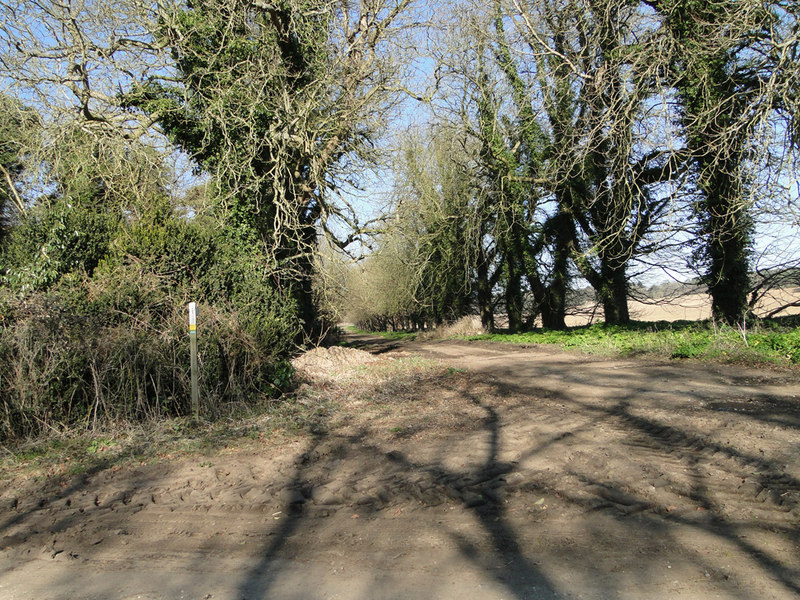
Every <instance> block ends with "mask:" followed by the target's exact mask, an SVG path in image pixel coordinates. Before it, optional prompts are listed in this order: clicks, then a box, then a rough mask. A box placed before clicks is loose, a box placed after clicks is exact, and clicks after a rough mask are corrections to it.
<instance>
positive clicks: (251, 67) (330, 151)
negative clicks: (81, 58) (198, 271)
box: [125, 0, 408, 329]
mask: <svg viewBox="0 0 800 600" xmlns="http://www.w3.org/2000/svg"><path fill="white" fill-rule="evenodd" d="M407 4H408V0H397V1H387V0H370V1H368V2H362V3H361V4H360V5H359V6H358V7H351V6H350V5H348V4H346V3H345V4H339V3H333V2H316V1H311V0H281V1H278V2H273V3H262V2H252V1H247V0H237V1H234V2H223V1H221V0H194V1H192V2H188V3H187V4H186V5H185V6H178V7H176V8H175V9H174V10H171V11H167V12H164V13H163V14H162V15H161V29H160V35H161V37H162V39H163V40H164V43H165V44H166V45H167V46H168V47H169V49H170V51H171V53H172V56H173V59H174V66H175V75H176V76H175V77H174V80H170V78H166V79H162V80H157V79H155V78H153V79H151V80H150V81H147V82H145V83H144V84H142V85H140V86H137V87H134V88H133V89H131V90H130V91H129V92H128V93H127V94H126V97H125V100H126V102H127V103H128V105H129V106H130V107H132V108H138V109H141V110H142V111H144V112H145V113H147V114H149V115H151V116H152V118H153V119H154V120H155V121H156V122H157V123H158V124H159V126H160V127H161V128H162V130H163V131H164V132H165V133H166V135H167V136H168V137H169V139H170V140H171V141H173V142H174V143H175V144H177V145H179V146H180V147H181V148H182V149H183V150H185V151H187V152H188V153H189V154H190V155H191V156H192V157H193V159H194V160H196V161H197V163H198V164H199V165H200V166H201V167H202V169H203V170H204V171H206V172H208V173H210V174H211V175H212V177H213V179H214V181H215V182H216V183H217V185H218V192H219V194H218V195H219V204H220V212H221V214H222V215H223V221H224V223H225V226H226V232H227V235H228V236H230V237H231V238H232V239H233V240H235V242H236V243H237V244H238V246H239V248H240V250H241V252H242V253H251V254H252V255H253V257H254V260H261V261H262V262H264V263H266V264H265V267H264V268H267V269H269V270H272V271H273V272H274V274H275V281H276V283H277V286H278V287H279V288H281V289H283V290H284V291H285V293H287V294H288V295H289V296H291V297H292V298H293V299H294V301H295V302H296V303H297V306H298V310H299V313H300V316H301V318H302V319H303V320H304V321H305V323H306V326H307V328H308V329H311V328H312V327H313V326H314V323H315V321H316V309H315V306H314V302H313V291H312V274H313V265H314V260H313V254H314V251H315V250H316V247H317V236H318V235H319V234H320V232H321V231H323V230H325V229H326V227H327V222H328V220H329V219H331V218H335V217H343V218H346V216H345V215H344V213H343V211H342V210H340V207H339V206H337V205H336V204H335V203H333V202H331V201H330V200H329V198H330V193H331V190H332V189H335V188H336V187H337V183H336V182H335V178H336V167H337V165H339V164H341V163H342V162H344V161H346V160H353V159H358V158H363V157H364V156H365V154H366V153H367V152H368V151H369V149H370V142H371V140H372V136H373V135H374V133H375V131H376V129H377V128H378V127H379V126H380V124H381V122H382V119H383V118H384V114H385V113H386V111H388V109H389V107H390V105H391V103H392V102H393V101H394V95H393V94H392V93H390V90H389V87H390V85H389V82H390V80H391V79H392V78H393V77H394V72H393V70H392V67H391V65H392V60H391V59H390V57H389V56H388V55H387V54H386V50H385V47H384V46H385V42H386V38H387V37H388V36H390V35H392V31H393V28H394V25H395V21H396V20H397V19H398V17H399V16H400V15H401V14H402V12H403V10H404V8H405V7H406V5H407ZM351 224H352V225H353V226H354V227H357V223H355V222H351ZM258 256H261V257H262V258H261V259H259V258H258Z"/></svg>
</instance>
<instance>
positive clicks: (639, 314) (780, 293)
mask: <svg viewBox="0 0 800 600" xmlns="http://www.w3.org/2000/svg"><path fill="white" fill-rule="evenodd" d="M791 302H800V287H793V288H785V289H780V290H774V291H772V292H770V294H769V295H768V296H766V297H765V298H763V299H762V301H761V302H760V303H759V304H758V305H757V306H756V315H758V316H765V315H767V314H769V313H770V312H772V311H773V310H774V309H775V308H777V307H779V306H783V305H785V304H789V303H791ZM628 306H629V309H630V312H631V318H633V319H634V320H636V321H700V320H703V319H708V318H710V317H711V298H710V297H709V296H708V295H707V294H691V295H687V296H681V297H678V298H671V299H664V300H661V301H653V304H644V303H642V302H636V301H631V302H630V303H629V305H628ZM594 308H595V306H594V305H584V306H582V307H581V308H580V309H579V311H580V312H579V314H573V315H569V316H568V317H567V319H566V320H567V325H568V326H570V327H575V326H579V325H587V324H589V323H596V322H597V321H602V319H603V309H602V307H597V309H596V310H595V311H594V312H593V309H594ZM796 314H800V306H793V307H790V308H788V309H786V310H784V311H782V312H781V313H780V315H778V316H787V315H796Z"/></svg>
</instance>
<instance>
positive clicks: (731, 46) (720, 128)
mask: <svg viewBox="0 0 800 600" xmlns="http://www.w3.org/2000/svg"><path fill="white" fill-rule="evenodd" d="M646 4H647V5H649V6H651V7H653V8H654V9H655V10H656V11H658V14H659V15H660V17H661V19H662V22H663V24H664V28H665V29H666V31H668V33H669V36H670V46H671V48H672V52H670V53H668V54H667V56H668V57H669V58H670V60H669V68H670V72H671V83H672V85H673V86H674V88H675V90H676V91H677V96H678V99H679V101H680V103H679V107H678V110H679V118H680V123H681V126H682V128H683V131H684V134H683V135H684V138H685V144H686V152H687V153H688V156H689V167H690V168H691V170H692V172H693V183H694V186H695V189H696V202H695V215H696V222H697V228H696V234H697V237H698V239H699V240H700V241H701V244H700V245H699V247H698V248H697V252H696V255H695V256H696V259H697V261H698V263H699V267H700V269H701V270H702V271H703V277H704V280H705V283H706V284H707V285H708V288H709V291H710V293H711V298H712V312H713V314H714V317H715V318H718V319H720V320H723V321H726V322H728V323H731V324H733V323H737V322H741V321H742V319H743V318H745V316H746V313H747V311H748V302H747V295H748V291H749V289H750V270H751V257H752V252H753V234H754V223H753V210H757V208H758V207H757V206H756V199H755V198H754V197H753V195H752V193H751V191H752V189H753V188H752V186H753V184H754V181H755V179H756V178H758V176H759V174H757V173H755V172H754V171H753V169H752V167H753V166H754V165H755V166H758V167H760V166H762V165H763V164H764V156H766V154H767V153H768V152H769V149H768V148H766V147H764V146H763V144H764V142H763V140H761V139H759V138H761V136H762V134H763V131H764V129H765V128H768V127H772V126H773V125H772V124H771V121H772V117H773V116H775V115H776V114H780V113H783V115H784V116H786V117H787V119H786V123H787V125H786V127H787V129H788V131H790V132H791V131H795V132H796V129H795V127H796V123H797V115H796V112H797V102H798V100H797V99H798V95H799V94H800V84H799V83H798V79H797V72H798V69H800V62H798V61H799V59H800V55H799V54H798V51H799V49H800V48H799V44H800V40H799V38H798V35H800V31H799V30H798V16H800V10H799V9H798V6H797V4H796V3H787V2H760V1H756V0H744V1H739V0H713V1H702V2H701V1H698V0H652V1H648V2H646ZM786 142H787V143H788V144H792V143H795V144H796V142H797V140H796V138H795V139H794V140H792V139H791V135H790V136H789V137H788V138H787V139H786ZM767 162H769V161H768V160H767Z"/></svg>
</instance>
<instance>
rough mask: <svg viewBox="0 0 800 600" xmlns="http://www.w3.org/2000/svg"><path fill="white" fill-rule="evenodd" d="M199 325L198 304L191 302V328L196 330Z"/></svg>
mask: <svg viewBox="0 0 800 600" xmlns="http://www.w3.org/2000/svg"><path fill="white" fill-rule="evenodd" d="M196 327H197V304H195V303H194V302H189V330H191V331H194V330H195V328H196Z"/></svg>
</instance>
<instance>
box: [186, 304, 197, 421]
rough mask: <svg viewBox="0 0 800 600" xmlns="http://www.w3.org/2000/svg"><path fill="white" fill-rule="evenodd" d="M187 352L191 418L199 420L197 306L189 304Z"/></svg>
mask: <svg viewBox="0 0 800 600" xmlns="http://www.w3.org/2000/svg"><path fill="white" fill-rule="evenodd" d="M189 352H190V354H191V364H192V418H194V420H195V421H197V420H199V419H200V389H199V385H198V383H197V379H198V375H197V304H195V303H194V302H189Z"/></svg>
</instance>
